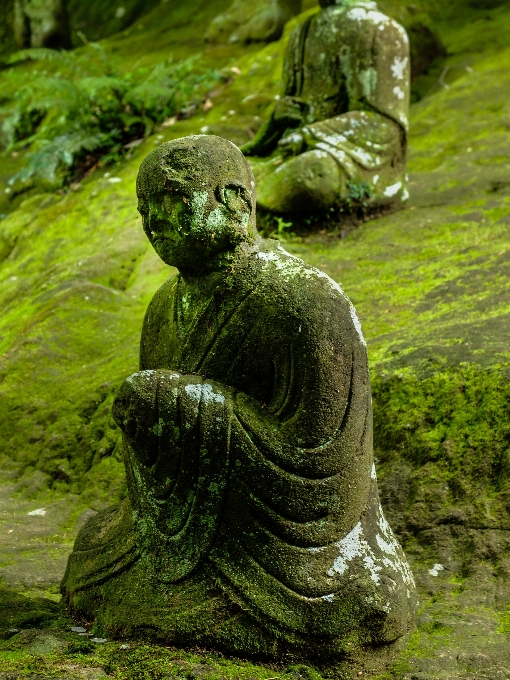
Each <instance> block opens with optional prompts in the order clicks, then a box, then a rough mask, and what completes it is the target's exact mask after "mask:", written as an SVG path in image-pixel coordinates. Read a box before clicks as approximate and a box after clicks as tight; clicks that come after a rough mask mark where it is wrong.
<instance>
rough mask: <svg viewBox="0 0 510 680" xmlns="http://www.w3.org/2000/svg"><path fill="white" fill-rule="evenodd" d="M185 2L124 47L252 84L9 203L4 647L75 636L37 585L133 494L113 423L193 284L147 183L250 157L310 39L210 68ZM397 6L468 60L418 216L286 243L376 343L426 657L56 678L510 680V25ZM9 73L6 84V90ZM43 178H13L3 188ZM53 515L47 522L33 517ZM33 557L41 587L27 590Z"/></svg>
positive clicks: (456, 80) (2, 381)
mask: <svg viewBox="0 0 510 680" xmlns="http://www.w3.org/2000/svg"><path fill="white" fill-rule="evenodd" d="M170 4H171V3H168V4H164V3H163V4H162V5H160V6H159V7H157V8H156V9H154V10H153V12H152V13H149V14H147V15H145V16H144V17H143V18H142V19H139V20H138V21H137V22H135V23H134V24H133V25H132V26H131V27H130V28H129V29H128V31H127V33H126V32H125V33H124V34H122V33H119V34H117V35H115V36H113V37H111V38H109V39H107V40H105V41H104V45H105V47H106V48H107V49H109V50H111V51H112V52H113V53H114V54H115V55H116V58H117V59H118V61H119V64H121V66H122V67H123V68H125V69H126V70H127V69H129V68H131V67H132V65H133V63H134V62H135V61H136V60H137V59H140V58H143V59H146V60H147V64H150V63H152V62H154V61H157V60H159V59H161V58H162V55H163V56H168V54H169V53H170V52H173V53H174V54H175V56H176V57H178V58H182V57H186V56H189V55H190V54H192V53H196V52H198V51H200V50H201V51H202V60H203V62H204V63H206V64H215V65H217V66H220V67H223V68H225V69H233V71H230V72H231V79H230V81H229V82H228V83H227V84H224V85H222V86H221V87H219V88H218V90H217V91H216V92H214V93H212V101H213V103H214V106H213V108H211V109H210V110H208V111H207V112H206V111H199V112H198V113H197V114H195V115H194V116H192V117H191V118H188V119H186V120H181V121H178V122H177V123H176V124H175V125H172V126H169V127H165V128H163V129H162V130H161V131H160V132H159V133H158V135H154V136H153V137H150V138H147V139H146V140H145V141H144V142H143V143H142V144H141V145H140V146H138V147H137V148H136V149H135V150H134V151H133V153H132V156H131V158H130V159H129V160H127V161H125V162H124V163H122V164H120V165H118V166H115V167H113V168H102V169H101V170H97V171H96V172H94V173H92V174H90V175H89V176H88V177H87V178H86V179H85V180H83V181H82V182H81V186H80V187H77V189H78V190H77V191H71V192H68V193H56V194H42V193H37V192H36V191H33V192H32V194H31V195H29V196H28V197H23V196H22V197H18V198H17V199H15V200H14V201H13V202H10V203H8V202H7V201H6V200H4V199H2V201H4V202H3V203H2V206H1V211H2V212H4V213H5V214H6V215H7V216H6V217H5V218H4V219H2V220H1V221H0V260H1V261H0V304H1V305H2V310H3V314H2V318H1V320H0V354H1V358H0V398H1V401H0V404H1V406H0V455H1V459H0V460H1V464H2V468H3V476H4V479H5V482H6V484H5V486H4V487H3V489H4V492H3V497H2V500H1V502H0V503H1V505H0V526H1V528H2V537H1V538H0V549H1V551H2V557H1V558H0V559H1V560H2V566H4V565H5V567H6V568H7V567H8V568H7V571H6V572H5V573H6V576H5V577H4V586H5V588H6V590H5V597H4V598H3V601H4V604H3V605H2V610H1V611H2V612H3V623H2V624H0V627H2V626H3V627H4V628H5V629H6V630H7V629H8V628H9V627H17V626H19V627H29V626H41V627H43V628H47V627H48V626H49V625H54V626H56V629H59V627H62V626H65V625H72V624H70V623H68V624H66V623H65V620H63V619H62V618H59V617H61V616H62V614H61V613H60V612H59V611H58V610H57V609H56V608H55V606H54V604H53V603H54V602H56V601H57V600H58V595H57V580H58V579H57V577H56V576H51V575H48V577H47V578H41V579H40V580H39V581H38V575H41V576H44V569H45V566H44V565H45V564H51V565H52V569H53V570H54V572H55V574H56V573H57V572H58V569H59V568H60V567H58V565H61V564H63V563H64V562H65V556H66V555H67V554H68V552H69V550H70V547H71V545H72V540H73V537H74V535H75V532H76V528H77V527H78V526H79V525H80V523H81V522H83V520H84V518H86V516H88V515H89V514H90V512H92V511H93V510H98V509H100V508H102V507H104V506H105V505H108V504H110V503H112V502H114V501H115V500H116V499H120V498H122V497H123V496H124V494H125V487H124V474H123V467H122V464H121V461H120V453H119V433H118V430H117V429H116V427H115V425H114V423H113V420H112V419H111V414H110V406H111V402H112V398H113V394H114V392H115V390H116V389H117V387H118V385H119V384H120V383H121V381H122V380H123V379H124V378H125V377H126V376H127V375H129V374H130V373H131V372H133V371H134V370H136V367H137V352H138V342H139V336H140V330H141V323H142V318H143V314H144V311H145V309H146V307H147V304H148V302H149V300H150V298H151V296H152V294H153V293H154V291H155V290H156V289H157V288H158V287H159V285H161V283H163V281H165V280H166V279H167V278H168V277H169V275H170V274H171V272H170V271H169V269H168V268H167V267H165V266H164V265H163V264H162V263H161V262H159V261H158V259H157V257H156V256H155V254H154V253H153V252H152V251H151V249H150V246H149V244H148V243H147V242H146V240H145V237H144V236H143V233H142V229H141V220H140V219H139V216H138V214H137V212H136V199H135V189H134V185H135V178H136V174H137V170H138V167H139V164H140V162H141V160H142V159H143V157H144V156H145V155H146V154H147V153H148V152H149V151H150V150H152V149H153V148H154V147H155V145H157V144H159V143H161V141H164V140H166V139H172V138H175V137H179V136H183V135H187V134H192V133H197V132H200V131H201V132H204V133H207V132H210V133H214V134H219V135H222V136H225V137H228V138H230V139H232V140H233V141H235V142H236V143H242V142H244V141H246V140H248V139H249V138H250V136H251V135H252V134H253V133H254V131H255V130H256V129H257V127H258V126H259V125H260V122H261V119H262V118H263V117H264V116H265V115H267V111H268V108H269V107H270V106H271V103H272V101H273V99H274V96H275V95H277V94H278V88H279V80H280V73H281V62H282V52H283V47H284V43H285V41H286V39H287V37H288V33H289V30H290V29H291V28H292V25H294V24H295V23H296V21H297V20H299V18H298V19H297V20H293V22H291V24H290V25H288V26H287V29H286V32H285V34H284V37H283V38H282V39H281V40H280V41H278V42H275V43H272V44H270V45H268V46H266V47H264V48H262V49H260V47H253V46H251V47H248V48H246V49H243V48H240V47H239V46H230V47H212V48H204V47H203V46H202V43H201V36H202V35H203V34H204V32H205V30H206V28H207V25H208V23H209V22H210V20H211V19H212V18H213V17H214V16H215V15H216V14H218V13H219V12H220V11H221V3H220V2H218V1H216V0H215V1H214V2H210V3H203V2H199V0H190V1H189V3H187V5H186V6H185V5H184V4H180V5H179V6H174V5H173V3H172V4H171V5H172V6H171V7H169V5H170ZM496 4H497V6H495V5H496ZM386 5H387V6H386ZM489 5H490V6H489ZM313 6H314V3H312V2H307V3H305V10H306V11H307V12H309V11H314V9H313ZM381 6H384V8H385V9H386V10H387V11H393V13H394V14H395V15H396V16H397V18H398V13H399V12H401V11H406V12H409V11H411V12H412V11H415V12H420V11H423V12H426V13H427V15H428V17H429V18H430V20H431V22H432V23H431V27H432V28H433V30H434V31H435V32H437V34H438V35H439V36H440V38H441V40H442V42H443V44H444V45H445V46H446V49H447V51H448V56H446V57H443V58H441V59H440V60H439V61H438V62H435V64H433V65H432V66H431V67H430V69H429V70H428V72H427V73H424V74H422V75H421V76H420V77H419V78H418V79H417V81H416V82H415V88H416V91H417V93H418V95H419V96H422V97H423V98H422V99H421V100H420V101H418V102H417V103H415V104H414V105H413V107H412V112H411V133H410V142H409V143H410V159H409V169H410V189H411V200H410V204H409V207H408V208H407V209H406V210H404V211H401V212H399V213H397V214H395V215H391V216H387V217H384V218H382V219H379V220H376V221H371V222H367V223H365V224H363V225H362V226H360V227H359V228H357V229H354V230H352V231H350V232H349V233H345V232H344V233H340V230H338V232H337V231H335V229H334V225H333V227H332V225H317V231H316V232H315V233H313V234H311V235H308V236H303V235H301V236H289V235H288V234H289V232H292V230H293V228H292V227H288V228H287V229H285V234H287V236H286V237H285V240H286V243H285V247H286V248H287V249H288V250H289V251H290V252H292V253H294V254H296V255H299V256H300V257H302V258H303V259H305V260H306V261H307V262H309V263H311V264H313V265H315V266H317V267H319V268H321V269H322V270H324V271H326V272H327V273H328V274H330V276H332V277H333V278H334V279H335V280H337V281H338V282H339V283H341V285H342V287H343V288H344V290H345V291H346V293H347V294H348V295H349V296H350V297H351V299H352V301H353V302H354V304H355V305H356V308H357V310H358V313H359V316H360V319H361V322H362V325H363V328H364V331H365V335H366V337H367V340H368V348H369V356H370V362H371V372H372V387H373V394H374V419H375V421H374V422H375V447H376V456H377V461H378V462H377V467H378V474H379V479H380V485H381V489H382V499H383V504H384V506H385V509H386V512H387V515H388V518H389V520H390V522H391V524H392V526H393V527H394V528H395V529H396V531H397V533H398V534H399V537H400V538H401V540H402V542H403V545H404V548H405V550H406V552H407V554H408V556H409V558H410V561H411V563H412V566H413V569H414V571H415V575H416V578H417V582H418V586H419V590H420V600H421V609H420V614H419V618H418V625H417V629H416V632H415V633H414V634H413V636H412V638H411V640H410V642H409V645H408V648H407V651H406V652H405V653H404V654H403V655H402V658H401V659H400V661H399V662H398V664H397V665H396V666H394V667H393V668H392V669H390V670H388V672H387V674H386V675H381V674H380V673H379V675H377V673H375V672H372V667H370V666H367V667H365V668H361V667H360V668H355V669H354V668H353V669H350V670H349V669H346V668H341V667H338V668H335V669H332V668H321V669H318V671H317V670H313V669H312V668H311V667H309V666H306V667H303V668H301V670H299V669H298V670H296V668H294V667H293V666H292V664H291V663H290V662H289V663H287V664H286V665H285V666H284V667H282V668H278V669H268V668H266V667H264V666H263V665H256V666H253V665H250V666H249V670H246V669H247V668H248V666H246V665H242V664H239V663H238V662H228V663H226V662H225V660H221V659H220V660H218V659H219V657H218V658H217V657H214V656H211V655H207V654H205V655H203V656H200V658H199V659H198V658H195V657H193V658H192V657H191V656H189V657H188V656H186V655H185V653H184V652H175V656H174V657H172V659H170V658H167V657H168V655H167V652H166V651H165V650H160V649H158V648H157V647H154V646H150V645H145V646H144V645H141V646H136V645H135V646H134V647H133V648H132V649H130V650H129V655H130V656H129V659H128V657H127V656H125V657H123V658H122V659H121V658H120V657H119V643H108V644H111V645H112V646H111V647H103V648H101V649H102V650H103V651H101V652H99V651H97V649H96V648H94V649H95V650H96V651H94V653H93V655H92V656H90V655H89V656H87V655H86V654H81V655H79V654H78V656H75V657H73V658H72V663H70V662H69V658H68V657H65V652H64V651H62V649H63V648H59V649H60V651H58V649H57V650H56V651H55V650H54V651H53V652H52V655H53V656H51V655H50V656H49V657H48V656H46V657H44V664H46V670H48V668H50V667H51V668H50V669H53V670H52V672H53V671H55V672H56V671H57V670H58V669H61V677H64V676H65V677H67V676H69V675H71V676H72V674H73V673H75V674H76V673H78V671H76V668H86V667H90V668H96V669H97V668H99V667H101V668H103V669H104V671H102V672H104V674H107V675H108V676H110V677H116V678H124V677H126V678H127V677H130V678H131V677H133V678H135V677H136V678H138V677H140V678H142V677H147V678H161V677H170V676H173V675H176V676H179V677H183V674H184V675H186V674H187V675H186V677H211V678H212V677H220V676H221V677H230V676H236V677H244V676H245V674H246V673H248V675H249V676H250V677H260V678H261V680H263V679H264V678H275V677H278V678H280V677H281V678H287V676H289V677H294V678H298V677H308V678H312V677H313V678H316V677H318V673H321V674H322V675H323V676H325V677H337V678H340V677H359V676H358V675H357V674H358V673H360V672H361V673H362V674H363V675H362V677H380V678H382V677H385V678H400V679H401V680H404V679H406V680H411V679H414V678H423V679H428V680H431V679H432V678H434V679H436V678H437V679H439V678H445V679H448V680H453V679H454V678H463V679H465V680H468V679H470V680H474V679H475V678H476V679H478V680H480V679H481V678H487V679H490V680H498V679H499V678H501V680H503V679H507V678H509V677H510V652H509V651H508V650H509V649H510V647H509V645H508V635H509V633H510V609H509V604H510V387H509V384H510V383H509V379H508V378H509V375H510V370H509V369H510V349H509V347H508V335H509V334H508V329H509V327H510V306H509V302H508V282H509V277H510V161H509V158H510V142H509V129H510V105H509V103H508V97H507V92H508V91H509V89H510V75H509V74H510V37H509V36H510V7H509V5H508V3H489V4H487V3H482V2H476V3H475V2H471V3H469V6H467V5H466V4H465V3H460V2H451V3H444V2H439V1H437V2H435V0H429V1H427V2H425V0H423V2H422V3H418V2H415V3H413V7H414V10H413V8H412V7H411V6H410V5H409V7H408V6H407V5H406V3H399V5H398V6H397V4H396V3H395V6H394V8H393V10H392V8H391V7H390V3H383V2H381ZM141 26H143V27H142V28H141ZM26 68H27V66H19V67H16V69H18V71H17V73H19V74H22V73H23V72H24V71H23V69H26ZM8 73H9V72H8V71H2V72H0V87H1V82H2V79H4V80H5V79H6V78H8V76H7V75H6V74H8ZM5 82H6V83H7V85H9V83H10V82H11V81H10V80H9V81H7V80H6V81H5ZM9 86H10V85H9ZM423 95H426V96H423ZM417 98H418V97H417ZM21 160H22V159H20V158H17V159H14V158H12V157H9V158H8V159H5V163H4V161H2V169H1V170H0V184H2V183H3V182H5V181H6V179H7V177H8V176H9V174H12V172H14V171H15V170H16V169H17V167H19V163H20V162H21ZM3 187H5V184H2V188H1V190H2V191H3ZM275 230H277V225H276V224H275ZM40 508H44V509H45V510H46V515H40V516H38V515H35V516H34V515H31V516H28V515H27V513H28V512H29V511H31V510H35V509H40ZM37 522H40V524H37ZM45 522H46V524H45V525H44V527H46V528H44V527H43V524H44V523H45ZM8 532H11V533H8ZM17 536H18V537H19V543H15V542H14V541H15V540H16V537H17ZM59 551H61V552H59ZM24 552H25V553H27V554H28V553H29V555H30V556H31V557H30V559H32V557H33V561H32V562H30V564H31V565H32V566H31V567H30V568H29V567H27V568H26V569H25V570H24V571H23V570H21V571H20V573H19V574H18V575H17V573H16V564H17V563H18V562H19V564H21V563H22V557H23V553H24ZM52 560H53V561H52ZM27 564H28V563H27ZM9 565H10V566H9ZM56 565H57V566H56ZM52 573H53V572H52ZM20 597H22V598H24V599H23V604H24V606H23V607H21V608H20V607H19V602H18V599H17V598H20ZM37 598H43V600H41V599H37ZM43 602H46V604H43ZM18 609H19V611H20V615H19V616H18V618H17V619H16V611H17V610H18ZM31 611H32V612H34V615H33V617H32V619H30V616H29V614H27V612H29V613H30V612H31ZM52 621H53V624H52V623H51V622H52ZM97 633H98V634H100V631H97ZM5 634H6V636H7V637H9V635H7V632H6V633H5ZM12 639H14V638H12ZM10 644H11V647H9V646H8V645H7V643H6V645H7V646H5V647H4V648H3V649H2V650H0V659H3V661H0V666H1V665H2V664H6V665H5V668H6V670H8V671H9V672H12V673H14V672H21V671H22V670H23V671H27V670H30V669H32V671H33V672H34V673H35V672H37V673H39V674H41V672H42V670H41V669H42V665H41V664H42V662H41V661H37V662H36V661H34V659H39V657H37V656H36V657H34V655H33V654H29V653H28V652H27V651H26V650H27V648H26V647H23V645H21V646H20V647H18V648H16V649H14V647H13V646H12V645H13V644H14V643H10ZM129 644H132V643H129ZM16 650H17V651H16ZM20 650H21V651H20ZM23 650H25V651H23ZM126 651H127V650H126ZM172 654H173V652H172ZM64 657H65V658H64ZM41 658H42V657H41ZM176 658H177V659H178V662H177V661H175V659H176ZM87 659H88V660H87ZM126 659H128V660H127V661H126ZM30 664H33V665H32V666H30ZM34 664H35V665H34ZM38 664H39V665H38ZM73 664H74V666H73ZM186 664H187V665H186ZM204 664H205V665H207V664H212V665H215V670H214V672H212V675H211V674H209V675H208V673H209V671H210V670H211V669H210V668H209V667H208V670H207V672H205V671H203V669H202V670H200V669H201V668H202V666H203V665H204ZM222 664H223V665H222ZM229 664H230V665H229ZM289 664H290V666H292V667H291V668H290V670H289ZM198 666H200V669H199V668H198ZM227 666H228V668H227ZM71 667H72V668H74V669H75V670H72V668H71ZM219 667H221V668H220V670H218V668H219ZM190 668H191V670H190ZM10 669H12V671H11V670H10ZM176 669H177V670H176ZM183 669H185V670H183ZM243 669H244V670H243ZM58 672H60V671H58ZM80 672H81V671H80ZM94 672H95V671H94ZM66 673H67V676H66V675H65V674H66ZM130 673H131V675H130ZM143 673H146V674H145V675H143ZM165 673H167V675H165ZM190 673H191V675H190ZM215 674H216V675H215ZM352 674H354V676H353V675H352ZM0 677H1V676H0ZM13 677H16V676H13ZM57 677H58V675H57ZM98 677H99V676H98Z"/></svg>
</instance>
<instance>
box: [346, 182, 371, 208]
mask: <svg viewBox="0 0 510 680" xmlns="http://www.w3.org/2000/svg"><path fill="white" fill-rule="evenodd" d="M347 189H348V190H349V194H348V196H347V199H346V203H347V205H348V206H350V207H354V206H362V207H363V208H365V207H366V206H367V200H368V199H369V198H372V196H373V195H374V192H373V191H372V187H371V186H370V185H369V183H368V182H366V181H365V180H363V181H362V182H347Z"/></svg>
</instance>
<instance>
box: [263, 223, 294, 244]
mask: <svg viewBox="0 0 510 680" xmlns="http://www.w3.org/2000/svg"><path fill="white" fill-rule="evenodd" d="M274 220H275V222H276V229H275V230H274V231H273V232H272V233H271V234H270V235H269V238H277V239H279V240H280V241H286V240H287V238H289V237H292V236H294V234H293V233H292V232H291V231H289V229H291V227H292V222H285V220H284V219H283V217H275V218H274Z"/></svg>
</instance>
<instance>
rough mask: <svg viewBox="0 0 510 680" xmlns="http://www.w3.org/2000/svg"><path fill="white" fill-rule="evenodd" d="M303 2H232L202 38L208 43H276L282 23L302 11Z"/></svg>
mask: <svg viewBox="0 0 510 680" xmlns="http://www.w3.org/2000/svg"><path fill="white" fill-rule="evenodd" d="M301 3H302V0H258V2H256V3H253V2H252V1H251V0H234V2H233V3H232V5H231V6H230V8H229V9H228V10H227V11H226V12H225V13H224V14H220V15H219V16H217V17H216V18H215V19H213V21H212V22H211V25H210V26H209V28H208V30H207V33H206V35H205V39H206V41H207V42H211V43H229V42H230V43H237V42H239V43H251V42H272V41H273V40H279V38H280V37H281V35H282V33H283V29H284V27H285V24H286V23H287V21H289V19H291V18H292V17H293V16H296V15H297V14H299V13H300V12H301Z"/></svg>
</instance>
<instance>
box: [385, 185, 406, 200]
mask: <svg viewBox="0 0 510 680" xmlns="http://www.w3.org/2000/svg"><path fill="white" fill-rule="evenodd" d="M401 189H402V182H397V183H396V184H392V185H391V186H389V187H386V189H385V190H384V195H385V196H387V197H388V198H392V197H393V196H396V195H397V194H398V192H399V191H400V190H401Z"/></svg>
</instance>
